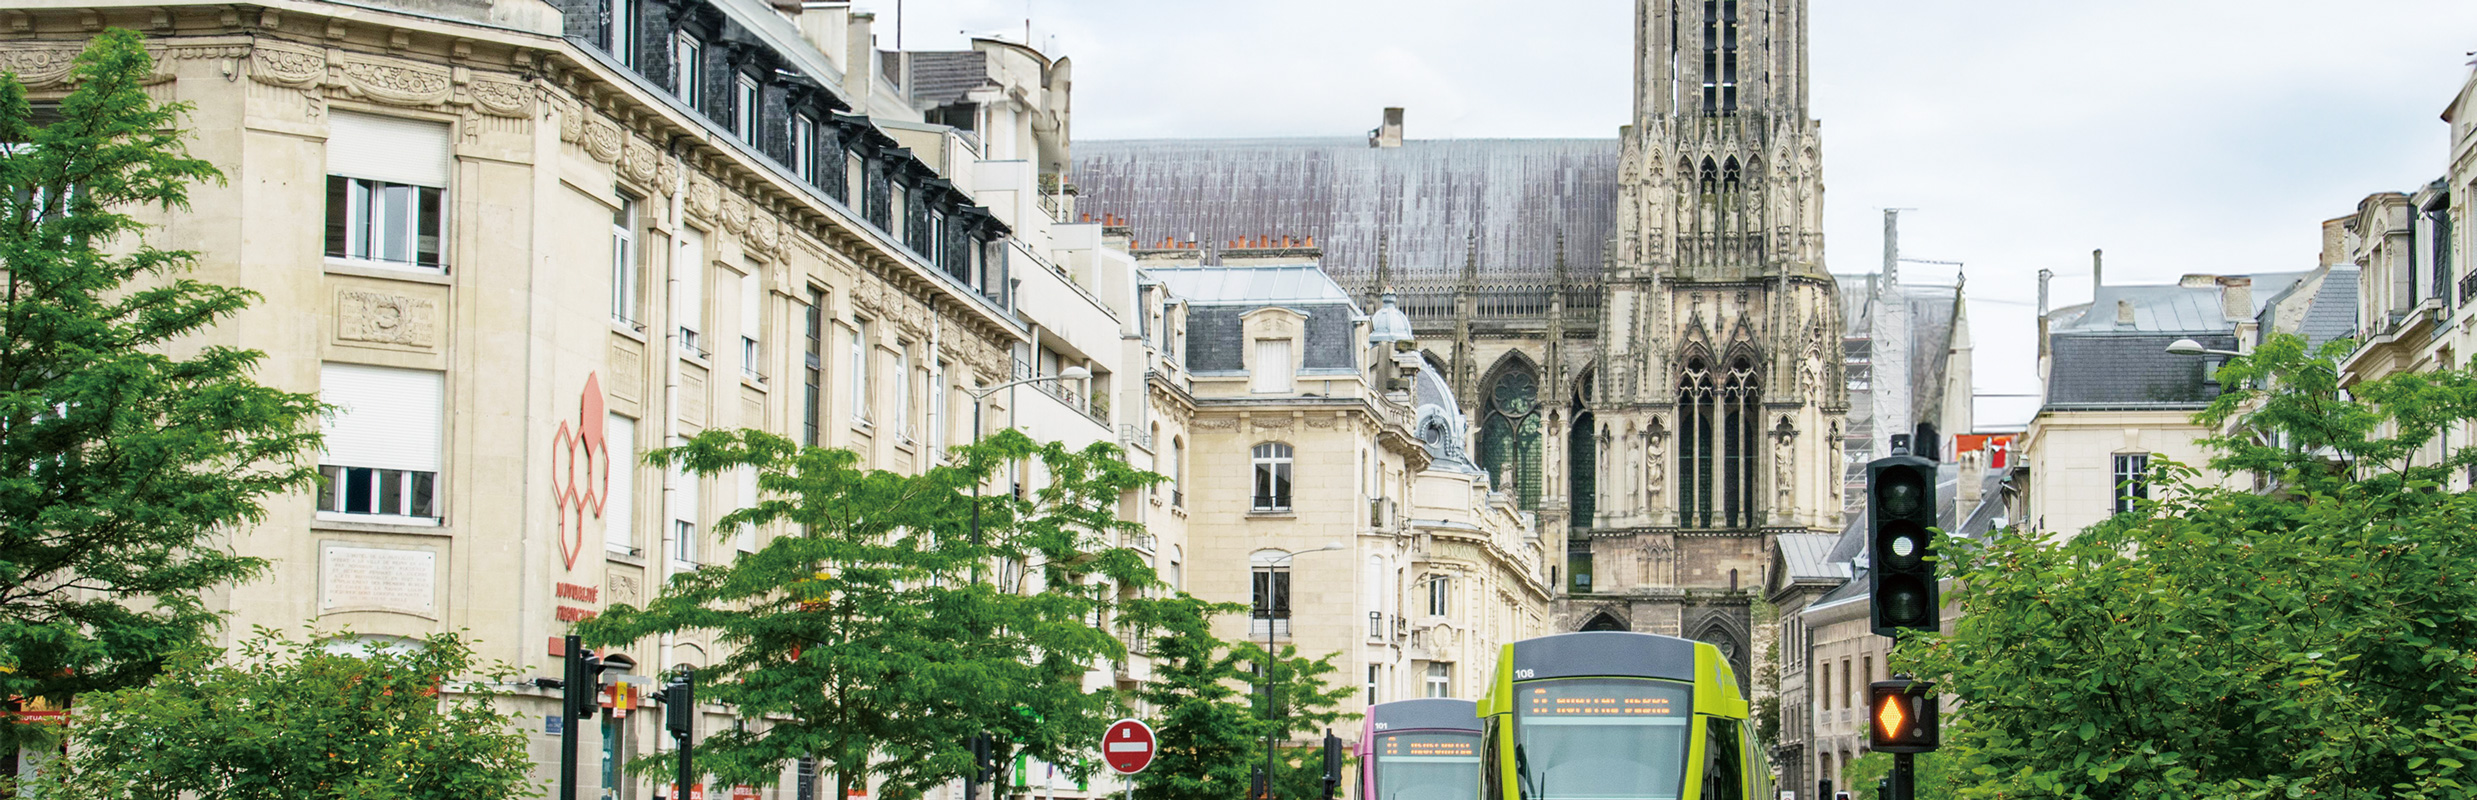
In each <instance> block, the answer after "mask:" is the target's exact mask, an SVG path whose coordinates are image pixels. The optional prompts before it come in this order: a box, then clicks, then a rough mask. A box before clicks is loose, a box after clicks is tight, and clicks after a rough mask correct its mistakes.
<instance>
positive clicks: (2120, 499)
mask: <svg viewBox="0 0 2477 800" xmlns="http://www.w3.org/2000/svg"><path fill="white" fill-rule="evenodd" d="M2149 497H2150V454H2148V453H2119V454H2117V455H2116V513H2118V514H2124V513H2129V512H2131V511H2132V510H2133V507H2134V501H2136V500H2145V499H2149Z"/></svg>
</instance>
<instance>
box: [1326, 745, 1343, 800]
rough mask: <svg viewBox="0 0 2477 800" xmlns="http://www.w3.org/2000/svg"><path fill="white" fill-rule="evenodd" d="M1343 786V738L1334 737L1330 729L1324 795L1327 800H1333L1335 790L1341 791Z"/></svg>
mask: <svg viewBox="0 0 2477 800" xmlns="http://www.w3.org/2000/svg"><path fill="white" fill-rule="evenodd" d="M1341 786H1342V737H1339V736H1335V735H1333V730H1332V729H1330V728H1328V729H1326V730H1325V793H1324V796H1325V798H1326V800H1331V798H1332V797H1333V790H1335V789H1339V788H1341Z"/></svg>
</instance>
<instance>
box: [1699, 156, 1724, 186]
mask: <svg viewBox="0 0 2477 800" xmlns="http://www.w3.org/2000/svg"><path fill="white" fill-rule="evenodd" d="M1702 178H1703V193H1704V194H1711V193H1713V192H1715V191H1718V190H1719V188H1720V168H1719V167H1718V166H1716V165H1714V164H1712V160H1711V159H1708V158H1706V159H1703V172H1702Z"/></svg>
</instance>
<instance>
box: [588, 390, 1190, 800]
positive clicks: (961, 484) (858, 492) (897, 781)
mask: <svg viewBox="0 0 2477 800" xmlns="http://www.w3.org/2000/svg"><path fill="white" fill-rule="evenodd" d="M953 452H954V454H955V455H956V456H957V459H958V460H957V461H956V463H955V464H953V465H941V466H937V467H933V468H931V469H930V470H929V471H928V472H926V473H925V474H920V475H900V474H896V473H892V472H886V471H872V470H863V469H860V468H858V466H857V463H858V458H859V457H858V456H856V455H854V454H853V453H851V452H849V451H844V450H830V449H824V448H815V447H810V448H802V447H800V446H798V445H796V444H794V443H792V442H791V441H789V440H787V439H784V438H782V437H779V436H774V435H772V434H767V433H764V432H761V431H712V432H708V433H705V434H701V435H699V436H697V437H696V438H695V439H692V440H690V441H689V442H688V443H687V444H685V445H683V446H681V447H676V448H670V449H666V450H661V451H657V452H655V453H652V454H650V455H649V456H648V459H649V460H651V461H655V462H658V463H673V464H678V465H681V466H684V467H685V468H686V469H688V470H689V471H692V472H695V473H698V474H704V475H717V474H724V473H731V472H736V471H738V470H744V469H754V470H756V473H757V476H758V485H759V487H760V489H761V490H762V491H763V493H764V495H765V497H766V499H764V500H763V501H761V502H759V503H758V504H757V505H756V506H755V507H752V508H748V509H743V510H740V511H735V512H732V513H731V514H729V515H727V516H725V517H723V518H722V519H720V520H718V521H717V523H716V526H715V527H716V530H717V531H718V532H722V531H733V530H737V529H739V528H740V527H741V526H764V527H771V528H775V529H777V530H780V531H782V532H783V534H784V535H781V536H777V537H775V538H774V539H773V540H772V541H771V542H769V543H767V544H766V545H765V546H764V547H763V548H762V549H760V550H758V551H757V552H754V553H748V554H744V555H741V556H740V557H739V558H738V559H737V560H734V561H731V562H728V563H716V564H708V565H705V566H703V567H701V568H698V569H696V570H693V571H689V572H685V573H682V574H679V575H676V576H674V577H673V578H672V580H671V581H670V583H669V585H667V586H665V587H663V590H662V593H661V595H660V596H659V597H657V598H655V599H654V600H652V601H650V602H648V603H647V604H646V605H645V606H644V607H642V608H636V607H630V606H625V605H622V606H618V607H614V608H612V609H610V610H609V612H608V613H605V614H604V615H603V616H601V617H599V618H597V619H594V620H591V621H589V622H588V623H586V624H583V625H580V626H579V627H578V631H579V632H580V634H581V635H583V636H584V637H585V638H586V640H587V641H589V642H592V643H594V644H596V645H612V644H622V643H628V642H634V641H637V640H640V639H643V638H644V637H647V636H651V635H655V634H659V633H670V632H685V631H705V632H709V633H710V635H711V636H712V637H713V638H714V640H715V641H716V642H717V643H718V644H719V645H720V650H721V652H722V653H724V654H725V655H723V656H722V657H721V658H720V660H719V661H717V662H716V663H714V664H710V665H700V666H699V669H698V683H699V688H698V692H699V697H700V699H702V700H710V701H713V702H718V703H723V704H727V705H729V706H731V707H733V708H735V709H737V711H738V713H739V714H740V715H741V717H742V719H743V720H745V721H746V723H747V724H744V725H741V726H737V727H735V728H733V729H731V730H727V731H721V732H717V733H714V734H712V735H711V736H710V737H709V738H707V739H706V740H705V741H704V742H702V743H700V744H699V746H698V751H697V752H698V757H697V761H698V764H699V766H700V767H701V768H703V769H705V770H707V771H710V772H711V773H712V774H713V775H715V776H716V777H717V778H718V779H719V782H720V783H723V784H734V783H749V784H769V783H773V782H774V781H775V780H776V779H777V776H779V775H780V774H781V769H782V766H783V765H784V764H785V763H787V762H789V761H791V760H793V759H797V758H802V757H808V756H812V755H813V756H815V757H817V758H818V759H819V760H820V761H821V762H822V763H823V764H824V765H827V767H828V768H830V769H832V770H833V772H834V773H835V779H836V781H837V782H838V784H839V785H838V786H837V789H838V794H837V796H842V795H841V793H840V792H841V791H842V790H848V789H849V788H850V787H851V786H853V785H856V783H857V782H858V781H860V780H862V779H865V778H866V777H869V776H875V777H877V778H880V779H882V780H883V782H884V783H883V787H884V790H885V792H886V793H887V795H888V796H889V797H894V798H905V797H914V796H917V795H918V794H919V793H920V792H921V791H922V790H925V789H926V788H928V787H931V786H935V785H937V784H940V783H943V782H946V781H949V780H953V779H957V778H960V777H962V776H963V775H964V774H965V773H966V772H967V771H969V770H970V768H971V760H972V759H971V749H970V742H971V740H972V738H973V736H974V735H976V734H978V733H980V732H982V731H988V732H991V733H994V734H995V735H996V736H997V738H998V740H999V741H1001V742H1006V743H1009V744H1010V745H1011V746H1013V747H1015V748H1019V749H1020V751H1021V752H1024V753H1028V754H1030V755H1031V756H1033V757H1035V758H1040V759H1042V760H1045V761H1048V762H1050V763H1053V764H1060V765H1077V766H1076V769H1085V770H1088V769H1089V768H1088V767H1087V766H1084V765H1085V760H1084V758H1083V757H1084V756H1085V755H1086V754H1087V753H1088V751H1089V749H1090V748H1091V747H1092V746H1093V745H1094V744H1095V743H1096V742H1097V741H1098V740H1099V738H1100V735H1101V731H1102V728H1103V727H1104V726H1106V725H1107V724H1108V722H1109V719H1110V712H1112V711H1113V710H1114V709H1115V708H1116V707H1117V705H1118V702H1119V698H1118V697H1117V696H1116V694H1115V692H1114V690H1110V689H1096V690H1086V689H1085V688H1084V687H1083V678H1084V673H1085V671H1086V670H1087V669H1088V668H1089V667H1090V666H1091V665H1093V664H1095V663H1099V662H1102V661H1107V660H1110V659H1116V658H1121V657H1124V655H1125V645H1124V644H1123V643H1121V642H1120V641H1119V640H1118V639H1117V638H1116V637H1114V636H1112V635H1111V633H1110V631H1109V629H1108V627H1107V626H1108V625H1109V622H1108V620H1107V617H1108V615H1109V614H1110V613H1111V611H1112V610H1113V607H1114V606H1115V605H1116V604H1117V596H1118V593H1119V592H1120V591H1124V590H1130V589H1141V588H1144V587H1149V586H1152V585H1154V584H1156V583H1157V581H1156V579H1155V578H1154V577H1153V573H1152V570H1151V568H1150V567H1148V566H1146V565H1145V564H1144V562H1143V560H1142V558H1141V556H1139V555H1138V554H1137V553H1135V552H1134V551H1131V550H1127V549H1125V548H1121V547H1118V546H1116V541H1117V540H1118V538H1119V537H1120V536H1122V535H1126V534H1130V533H1135V532H1139V530H1140V529H1138V528H1137V526H1135V525H1134V524H1133V523H1128V522H1122V521H1120V520H1118V519H1117V517H1116V509H1117V508H1118V503H1119V498H1120V497H1121V496H1122V495H1123V494H1124V493H1125V492H1128V491H1130V490H1134V489H1138V488H1141V487H1143V486H1145V485H1148V484H1150V483H1151V482H1153V481H1156V480H1158V479H1159V476H1156V475H1152V474H1150V473H1146V472H1142V471H1139V470H1136V469H1134V468H1132V467H1130V466H1128V465H1127V464H1126V462H1125V461H1123V460H1122V459H1120V457H1119V454H1118V451H1117V450H1116V448H1115V447H1113V446H1110V445H1107V444H1097V445H1094V446H1093V447H1091V448H1089V449H1086V450H1081V451H1074V450H1068V449H1066V448H1065V447H1064V446H1062V445H1059V444H1056V443H1051V444H1040V443H1036V442H1034V441H1032V440H1031V439H1030V438H1028V437H1026V436H1024V435H1023V434H1022V433H1020V432H1016V431H1011V430H1010V431H1002V432H1000V433H997V434H995V435H992V436H990V437H988V438H987V439H986V440H984V441H983V442H982V443H980V444H977V445H972V446H969V447H961V448H956V449H955V450H954V451H953ZM1024 461H1028V462H1030V463H1031V464H1032V465H1033V466H1035V467H1037V468H1038V469H1039V471H1040V472H1041V473H1042V474H1044V475H1045V476H1046V477H1047V481H1046V483H1045V484H1044V485H1043V487H1042V488H1041V489H1040V490H1038V491H1036V492H1033V493H1031V494H1030V495H1029V496H1026V497H1023V498H1020V499H1018V498H1016V497H1014V496H1012V495H998V496H991V497H979V496H976V495H975V494H973V493H972V487H974V486H976V485H979V484H981V483H983V482H984V481H986V480H987V479H989V478H990V477H991V476H994V475H996V474H998V472H999V471H1000V470H1001V469H1003V468H1005V466H1006V465H1008V464H1010V463H1015V462H1024ZM976 505H977V507H978V509H979V529H980V531H981V533H980V534H979V536H978V537H975V535H974V534H973V533H972V525H973V523H972V520H973V519H974V509H975V507H976ZM976 538H977V540H976ZM984 578H990V579H987V580H985V579H984ZM636 767H637V768H638V769H641V770H645V771H647V772H653V773H656V774H665V775H667V774H670V773H669V771H668V770H670V769H671V767H669V766H668V758H667V757H665V756H655V757H651V758H648V759H645V760H643V761H641V762H640V763H639V764H637V765H636ZM1077 777H1082V776H1081V775H1078V776H1077Z"/></svg>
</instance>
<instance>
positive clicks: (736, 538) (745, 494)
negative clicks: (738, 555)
mask: <svg viewBox="0 0 2477 800" xmlns="http://www.w3.org/2000/svg"><path fill="white" fill-rule="evenodd" d="M735 477H736V478H737V479H738V481H739V484H740V504H739V506H738V507H737V508H733V509H732V510H733V511H738V510H740V509H742V508H753V507H755V506H756V505H757V470H756V468H754V467H742V468H740V471H739V474H738V475H737V476H735ZM731 543H732V545H733V546H734V547H736V548H738V549H739V551H740V552H743V553H754V552H757V526H755V525H741V526H740V529H739V531H738V532H736V533H735V534H733V536H732V539H731Z"/></svg>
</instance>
